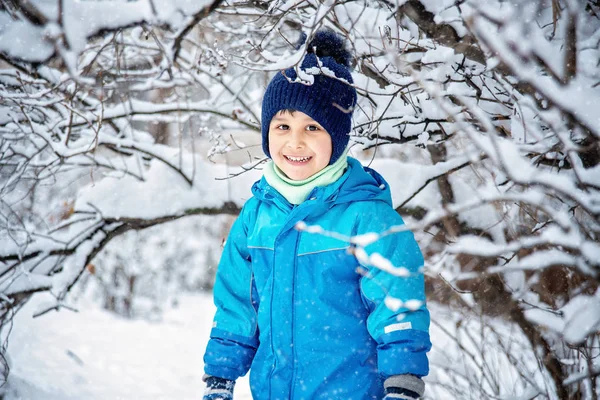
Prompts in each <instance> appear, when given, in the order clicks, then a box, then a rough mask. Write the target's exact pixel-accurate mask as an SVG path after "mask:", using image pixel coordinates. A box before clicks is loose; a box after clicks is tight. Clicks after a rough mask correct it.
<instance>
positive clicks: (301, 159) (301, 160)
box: [284, 156, 312, 163]
mask: <svg viewBox="0 0 600 400" xmlns="http://www.w3.org/2000/svg"><path fill="white" fill-rule="evenodd" d="M284 157H285V159H286V160H288V161H291V162H293V163H306V162H309V161H310V160H311V159H312V157H310V156H309V157H292V156H284Z"/></svg>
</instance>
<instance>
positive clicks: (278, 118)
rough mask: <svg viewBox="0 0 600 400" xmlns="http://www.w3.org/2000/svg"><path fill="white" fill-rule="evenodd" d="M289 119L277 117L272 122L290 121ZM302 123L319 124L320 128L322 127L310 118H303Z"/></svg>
mask: <svg viewBox="0 0 600 400" xmlns="http://www.w3.org/2000/svg"><path fill="white" fill-rule="evenodd" d="M288 120H289V118H288V117H286V116H285V115H275V116H274V117H273V118H272V119H271V121H288ZM302 122H304V123H307V124H309V123H310V124H317V125H319V126H321V124H319V123H318V122H317V121H315V120H314V119H312V118H310V117H303V118H302Z"/></svg>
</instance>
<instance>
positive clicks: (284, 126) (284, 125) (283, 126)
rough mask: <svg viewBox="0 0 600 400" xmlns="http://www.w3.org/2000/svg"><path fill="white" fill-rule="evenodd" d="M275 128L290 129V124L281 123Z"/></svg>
mask: <svg viewBox="0 0 600 400" xmlns="http://www.w3.org/2000/svg"><path fill="white" fill-rule="evenodd" d="M275 129H277V130H280V131H287V130H288V129H290V126H289V125H286V124H279V125H277V126H275Z"/></svg>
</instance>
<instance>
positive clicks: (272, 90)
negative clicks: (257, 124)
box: [262, 30, 356, 165]
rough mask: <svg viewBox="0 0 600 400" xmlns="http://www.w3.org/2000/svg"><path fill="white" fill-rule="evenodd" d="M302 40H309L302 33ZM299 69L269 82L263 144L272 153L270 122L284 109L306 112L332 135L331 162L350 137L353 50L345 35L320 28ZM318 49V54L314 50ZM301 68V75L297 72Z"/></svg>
mask: <svg viewBox="0 0 600 400" xmlns="http://www.w3.org/2000/svg"><path fill="white" fill-rule="evenodd" d="M302 36H303V37H302V38H301V44H302V43H304V41H305V40H306V35H305V34H303V35H302ZM306 51H307V54H306V55H305V57H304V60H303V61H302V64H301V65H300V68H299V71H298V70H297V69H296V68H295V67H292V68H289V69H286V70H285V71H281V72H279V73H278V74H277V75H275V77H274V78H273V79H272V80H271V82H270V83H269V86H268V87H267V90H266V91H265V96H264V98H263V103H262V146H263V151H264V152H265V154H266V155H267V156H268V157H269V158H270V157H271V154H270V153H269V124H270V123H271V119H273V117H274V116H275V114H277V113H278V112H279V111H281V110H296V111H300V112H303V113H304V114H306V115H308V116H310V117H311V118H312V119H314V120H315V121H317V122H318V123H319V124H320V125H321V126H322V127H323V128H325V130H326V131H327V132H328V133H329V135H330V136H331V144H332V153H331V159H330V160H329V165H332V164H333V163H335V162H336V161H337V159H338V158H339V157H340V156H341V155H342V154H343V153H344V150H345V149H346V146H347V145H348V141H349V140H350V136H349V135H348V134H349V133H350V130H351V129H352V111H354V106H355V105H356V89H354V87H353V86H352V84H353V83H354V81H353V80H352V75H351V74H350V71H349V69H348V68H349V67H350V60H351V58H352V57H351V55H350V52H349V51H348V50H347V49H346V46H345V41H344V38H343V37H342V36H340V35H337V34H336V33H334V32H332V31H329V30H320V31H317V32H316V33H315V35H314V37H313V39H312V40H311V41H310V42H309V44H308V46H307V47H306ZM315 52H316V54H315ZM298 72H299V75H300V76H298Z"/></svg>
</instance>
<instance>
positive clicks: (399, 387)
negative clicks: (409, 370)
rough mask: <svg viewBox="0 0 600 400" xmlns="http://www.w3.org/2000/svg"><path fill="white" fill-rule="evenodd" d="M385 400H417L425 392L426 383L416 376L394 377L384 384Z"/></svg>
mask: <svg viewBox="0 0 600 400" xmlns="http://www.w3.org/2000/svg"><path fill="white" fill-rule="evenodd" d="M383 387H384V388H385V397H384V398H383V399H384V400H394V399H405V400H417V399H419V398H421V396H422V395H423V392H424V391H425V382H423V380H422V379H421V378H419V377H418V376H415V375H409V374H406V375H392V376H390V377H389V378H387V379H386V380H385V382H383Z"/></svg>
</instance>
